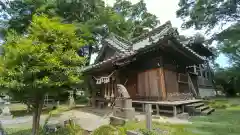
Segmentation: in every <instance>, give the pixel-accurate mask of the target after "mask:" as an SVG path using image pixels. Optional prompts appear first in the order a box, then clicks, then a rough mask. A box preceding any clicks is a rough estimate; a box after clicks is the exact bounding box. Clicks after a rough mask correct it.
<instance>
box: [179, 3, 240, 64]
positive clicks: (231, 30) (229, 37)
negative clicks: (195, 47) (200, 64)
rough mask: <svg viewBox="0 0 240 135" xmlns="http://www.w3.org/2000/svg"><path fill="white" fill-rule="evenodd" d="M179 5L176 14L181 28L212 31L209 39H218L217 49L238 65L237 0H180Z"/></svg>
mask: <svg viewBox="0 0 240 135" xmlns="http://www.w3.org/2000/svg"><path fill="white" fill-rule="evenodd" d="M179 6H180V8H179V10H178V11H177V12H176V14H177V16H178V17H180V18H182V20H183V21H184V23H183V24H182V26H183V28H186V29H188V28H191V27H193V28H195V29H198V30H199V29H202V30H206V32H211V33H213V36H212V38H211V40H212V41H213V40H215V41H218V45H219V46H218V47H219V50H221V52H223V53H225V54H226V55H227V56H229V58H230V59H231V60H232V62H233V63H234V64H237V65H238V66H240V65H239V63H240V35H239V34H237V33H239V32H240V13H239V11H240V1H239V0H180V1H179ZM219 27H226V29H225V30H221V29H218V28H219ZM213 30H215V31H213ZM216 30H217V31H216Z"/></svg>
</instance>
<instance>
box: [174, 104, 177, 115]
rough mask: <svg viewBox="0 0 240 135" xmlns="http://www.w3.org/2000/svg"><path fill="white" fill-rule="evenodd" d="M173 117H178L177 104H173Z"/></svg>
mask: <svg viewBox="0 0 240 135" xmlns="http://www.w3.org/2000/svg"><path fill="white" fill-rule="evenodd" d="M173 117H177V106H175V105H174V106H173Z"/></svg>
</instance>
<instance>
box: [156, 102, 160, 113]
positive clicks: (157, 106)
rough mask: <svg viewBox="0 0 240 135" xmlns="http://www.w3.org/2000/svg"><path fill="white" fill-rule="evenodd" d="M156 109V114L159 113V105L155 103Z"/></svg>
mask: <svg viewBox="0 0 240 135" xmlns="http://www.w3.org/2000/svg"><path fill="white" fill-rule="evenodd" d="M156 109H157V115H159V105H158V104H156Z"/></svg>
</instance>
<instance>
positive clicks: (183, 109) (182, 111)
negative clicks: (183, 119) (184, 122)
mask: <svg viewBox="0 0 240 135" xmlns="http://www.w3.org/2000/svg"><path fill="white" fill-rule="evenodd" d="M182 113H184V105H182Z"/></svg>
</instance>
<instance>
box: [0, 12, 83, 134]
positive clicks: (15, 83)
mask: <svg viewBox="0 0 240 135" xmlns="http://www.w3.org/2000/svg"><path fill="white" fill-rule="evenodd" d="M27 33H28V34H26V35H20V36H19V35H17V34H16V33H14V32H10V33H9V34H8V36H7V38H6V42H5V43H4V44H3V46H2V49H3V53H2V56H1V57H0V61H1V62H0V63H1V65H0V84H1V86H2V87H3V88H4V89H7V90H9V92H10V93H19V94H23V95H21V97H23V98H26V97H27V98H28V100H27V102H28V103H29V104H31V105H32V108H33V112H34V113H33V125H32V126H33V127H32V133H33V135H36V134H38V130H39V121H40V115H41V111H42V107H43V100H44V96H45V94H46V93H49V94H56V93H58V92H59V91H61V90H66V87H69V86H75V87H76V86H77V85H78V84H80V83H81V82H82V79H81V74H80V73H79V68H80V67H81V66H83V65H84V63H85V58H84V57H81V56H79V55H78V54H77V50H78V49H79V48H80V47H82V46H83V45H85V44H87V42H86V41H85V40H84V39H82V38H81V37H78V36H77V35H76V27H75V26H74V25H72V24H63V23H61V22H60V20H59V18H52V19H48V17H46V16H45V15H39V16H37V15H33V20H32V23H31V24H30V26H29V27H28V29H27Z"/></svg>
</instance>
